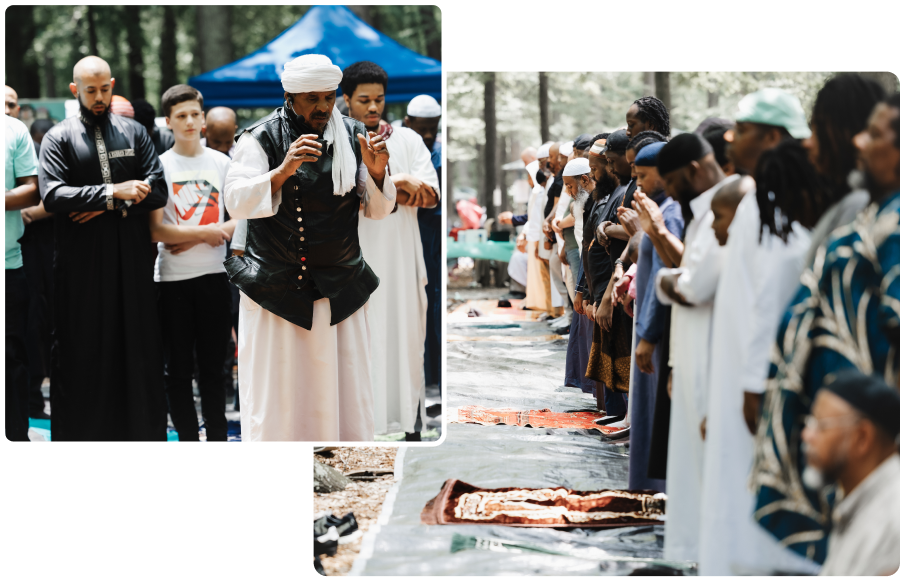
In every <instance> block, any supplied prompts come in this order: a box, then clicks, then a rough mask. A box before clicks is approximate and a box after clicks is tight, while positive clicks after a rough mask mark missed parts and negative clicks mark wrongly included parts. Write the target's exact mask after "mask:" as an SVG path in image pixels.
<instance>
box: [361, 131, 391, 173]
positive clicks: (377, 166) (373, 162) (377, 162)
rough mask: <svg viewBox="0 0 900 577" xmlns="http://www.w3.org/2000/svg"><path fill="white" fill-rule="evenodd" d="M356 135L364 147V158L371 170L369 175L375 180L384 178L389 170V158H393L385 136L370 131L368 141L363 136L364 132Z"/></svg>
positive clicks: (367, 167)
mask: <svg viewBox="0 0 900 577" xmlns="http://www.w3.org/2000/svg"><path fill="white" fill-rule="evenodd" d="M356 137H357V138H358V139H359V145H360V147H362V160H363V164H365V165H366V169H368V171H369V176H371V177H372V178H373V179H374V180H383V179H384V175H385V173H386V172H387V164H388V160H390V158H391V155H390V153H389V152H388V149H387V143H386V142H385V141H384V138H382V137H381V135H379V134H376V133H374V132H369V140H368V141H367V140H366V139H365V138H363V135H362V134H357V135H356Z"/></svg>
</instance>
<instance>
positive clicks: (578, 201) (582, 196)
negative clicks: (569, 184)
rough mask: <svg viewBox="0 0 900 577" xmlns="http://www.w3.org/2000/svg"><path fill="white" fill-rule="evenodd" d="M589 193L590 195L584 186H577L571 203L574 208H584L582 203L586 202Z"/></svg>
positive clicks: (579, 209)
mask: <svg viewBox="0 0 900 577" xmlns="http://www.w3.org/2000/svg"><path fill="white" fill-rule="evenodd" d="M590 195H591V193H590V192H588V191H587V190H585V189H584V188H582V187H581V186H579V187H578V195H577V196H576V197H575V198H574V199H572V204H573V206H574V208H575V209H576V210H578V211H581V210H582V209H584V203H586V202H587V199H588V197H589V196H590Z"/></svg>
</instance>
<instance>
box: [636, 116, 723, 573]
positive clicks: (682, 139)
mask: <svg viewBox="0 0 900 577" xmlns="http://www.w3.org/2000/svg"><path fill="white" fill-rule="evenodd" d="M657 170H658V171H659V173H660V175H661V176H662V177H663V179H664V180H665V183H666V191H667V192H668V193H669V195H670V196H672V198H674V199H676V200H677V201H678V202H679V203H680V204H681V207H682V214H684V215H685V222H686V226H687V228H686V231H685V235H684V252H683V253H682V257H681V261H680V265H679V268H675V269H672V268H668V269H662V270H660V272H659V275H658V277H657V278H658V282H659V283H660V284H659V287H658V289H657V296H658V298H659V301H660V303H662V304H665V305H672V321H671V339H670V343H671V344H670V350H669V359H668V361H667V360H666V359H661V362H669V363H670V364H671V366H672V373H671V379H672V381H671V382H672V393H671V401H672V402H671V408H670V413H669V414H670V415H671V420H670V422H669V428H668V431H669V433H668V459H667V468H666V494H667V495H668V497H669V499H668V501H667V506H666V529H665V530H666V539H665V550H664V555H665V558H666V559H671V560H675V559H697V556H698V542H697V535H698V533H699V528H700V495H701V492H702V481H703V436H702V433H701V423H702V421H703V418H704V417H705V416H706V395H707V387H708V378H709V348H710V346H711V336H712V303H713V299H714V298H715V290H716V283H717V281H718V278H719V277H718V273H719V266H720V262H721V257H722V254H723V250H722V247H720V246H719V243H718V242H717V241H716V236H715V231H713V229H712V226H711V225H712V220H713V214H712V211H711V210H710V203H711V202H712V198H713V197H714V196H715V195H716V193H717V192H718V191H719V189H720V188H721V187H722V186H723V185H725V184H727V183H728V182H730V181H731V180H736V179H737V178H738V177H737V176H733V177H731V178H730V179H729V178H726V176H725V173H724V172H723V171H722V169H721V167H720V166H719V164H718V163H717V162H716V156H715V152H714V151H713V148H712V146H710V144H709V143H708V142H706V140H705V139H704V138H703V137H701V136H697V135H694V134H690V133H686V134H680V135H678V136H676V137H675V138H673V139H672V140H671V141H670V142H669V143H668V144H666V145H665V146H664V147H663V149H662V150H661V151H660V153H659V159H658V163H657ZM647 233H648V235H650V236H651V237H652V235H653V234H654V230H653V227H651V229H650V230H649V231H647ZM659 396H660V393H659V392H657V397H659ZM659 403H660V399H659V398H657V405H658V407H659Z"/></svg>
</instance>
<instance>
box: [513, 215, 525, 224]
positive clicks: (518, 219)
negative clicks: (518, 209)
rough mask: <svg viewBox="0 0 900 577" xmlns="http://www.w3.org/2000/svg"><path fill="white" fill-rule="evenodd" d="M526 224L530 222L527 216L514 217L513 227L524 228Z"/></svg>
mask: <svg viewBox="0 0 900 577" xmlns="http://www.w3.org/2000/svg"><path fill="white" fill-rule="evenodd" d="M526 222H528V215H527V214H514V215H513V217H512V225H513V226H522V225H523V224H525V223H526Z"/></svg>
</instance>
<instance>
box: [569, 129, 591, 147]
mask: <svg viewBox="0 0 900 577" xmlns="http://www.w3.org/2000/svg"><path fill="white" fill-rule="evenodd" d="M593 139H594V135H593V134H588V133H587V132H585V133H583V134H579V135H578V136H576V137H575V140H573V141H572V146H574V147H575V150H587V148H588V147H589V146H590V145H591V141H592V140H593Z"/></svg>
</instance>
